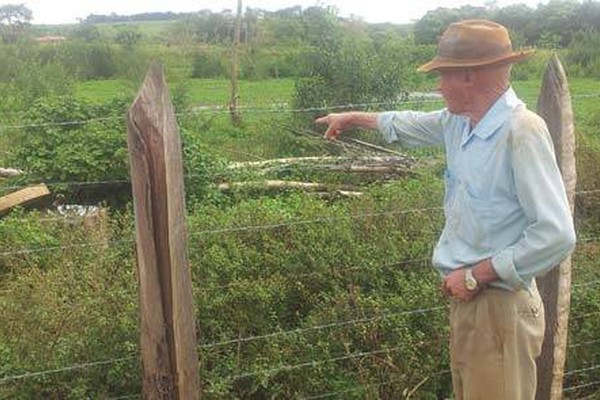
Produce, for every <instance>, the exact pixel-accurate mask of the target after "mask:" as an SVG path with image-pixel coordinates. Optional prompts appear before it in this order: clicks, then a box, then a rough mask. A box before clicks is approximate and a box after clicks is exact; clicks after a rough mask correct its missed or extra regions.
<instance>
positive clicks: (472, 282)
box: [465, 268, 479, 292]
mask: <svg viewBox="0 0 600 400" xmlns="http://www.w3.org/2000/svg"><path fill="white" fill-rule="evenodd" d="M465 286H466V288H467V290H469V291H471V292H474V291H476V290H477V289H479V283H478V282H477V279H475V277H474V276H473V268H466V269H465Z"/></svg>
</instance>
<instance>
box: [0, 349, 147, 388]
mask: <svg viewBox="0 0 600 400" xmlns="http://www.w3.org/2000/svg"><path fill="white" fill-rule="evenodd" d="M135 358H137V355H135V356H127V357H119V358H112V359H109V360H102V361H94V362H89V363H83V364H74V365H71V366H68V367H63V368H56V369H49V370H45V371H36V372H25V373H23V374H20V375H13V376H8V377H4V378H0V385H4V384H6V383H8V382H13V381H17V380H22V379H30V378H35V377H38V376H44V375H50V374H58V373H62V372H69V371H76V370H81V369H87V368H93V367H99V366H102V365H110V364H117V363H120V362H123V361H129V360H132V359H135Z"/></svg>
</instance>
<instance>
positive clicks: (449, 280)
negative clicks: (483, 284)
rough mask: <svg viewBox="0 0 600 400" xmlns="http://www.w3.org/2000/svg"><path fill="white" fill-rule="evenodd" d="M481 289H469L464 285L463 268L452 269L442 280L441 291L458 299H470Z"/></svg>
mask: <svg viewBox="0 0 600 400" xmlns="http://www.w3.org/2000/svg"><path fill="white" fill-rule="evenodd" d="M480 290H481V289H477V290H469V289H467V287H466V285H465V269H464V268H460V269H457V270H454V271H452V272H451V273H449V274H448V275H446V277H445V278H444V281H443V282H442V291H443V292H444V293H445V294H447V295H448V296H450V297H452V298H455V299H457V300H460V301H471V300H473V298H474V297H475V296H477V294H478V293H479V291H480Z"/></svg>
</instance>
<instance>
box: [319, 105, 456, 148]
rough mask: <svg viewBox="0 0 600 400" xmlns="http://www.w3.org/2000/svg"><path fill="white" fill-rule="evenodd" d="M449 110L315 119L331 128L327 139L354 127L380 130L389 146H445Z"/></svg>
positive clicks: (336, 115) (366, 113)
mask: <svg viewBox="0 0 600 400" xmlns="http://www.w3.org/2000/svg"><path fill="white" fill-rule="evenodd" d="M449 119H450V114H449V113H448V112H447V111H446V110H438V111H432V112H422V111H386V112H379V113H375V112H360V111H351V112H347V113H340V114H329V115H327V116H325V117H322V118H318V119H317V120H315V122H316V123H318V124H326V125H328V128H327V130H326V131H325V135H324V136H325V138H326V139H329V140H335V139H336V138H337V137H338V136H339V135H340V134H341V133H342V132H344V131H346V130H348V129H352V128H362V129H370V130H378V131H379V132H380V133H382V134H383V137H384V138H385V140H386V141H387V142H388V143H391V142H399V143H401V144H402V145H403V146H405V147H422V146H443V145H444V134H443V133H444V126H446V127H447V124H448V123H449Z"/></svg>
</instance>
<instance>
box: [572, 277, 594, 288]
mask: <svg viewBox="0 0 600 400" xmlns="http://www.w3.org/2000/svg"><path fill="white" fill-rule="evenodd" d="M599 283H600V279H599V280H595V281H589V282H583V283H576V284H574V285H572V287H573V288H578V287H586V286H595V285H597V284H599Z"/></svg>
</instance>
